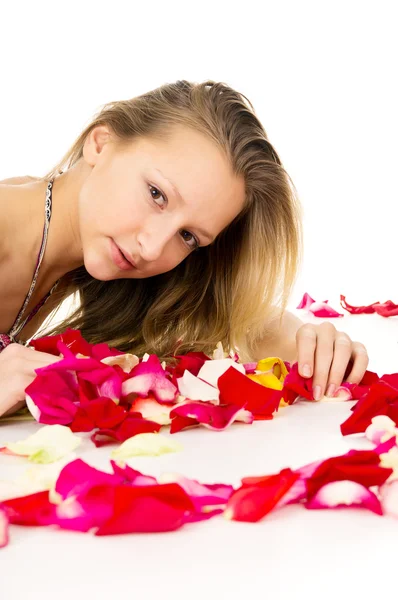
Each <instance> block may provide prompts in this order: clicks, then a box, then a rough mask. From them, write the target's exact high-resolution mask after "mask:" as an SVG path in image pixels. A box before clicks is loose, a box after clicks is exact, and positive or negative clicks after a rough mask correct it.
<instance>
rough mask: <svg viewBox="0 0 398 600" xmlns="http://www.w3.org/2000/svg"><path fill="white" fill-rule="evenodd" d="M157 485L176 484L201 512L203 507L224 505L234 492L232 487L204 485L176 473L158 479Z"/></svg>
mask: <svg viewBox="0 0 398 600" xmlns="http://www.w3.org/2000/svg"><path fill="white" fill-rule="evenodd" d="M159 483H177V484H178V485H179V486H181V487H182V489H183V490H185V492H186V493H187V494H188V496H189V497H190V498H191V500H192V502H193V503H194V505H195V510H197V511H199V512H201V511H203V509H204V508H205V507H212V506H216V505H219V504H226V503H227V502H228V500H229V498H230V496H231V494H232V493H233V491H234V488H233V486H232V485H225V484H222V483H216V484H204V483H199V481H196V480H195V479H189V478H188V477H184V476H183V475H179V474H177V473H165V474H163V475H161V476H160V477H159Z"/></svg>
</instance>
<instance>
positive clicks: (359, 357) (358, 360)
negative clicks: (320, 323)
mask: <svg viewBox="0 0 398 600" xmlns="http://www.w3.org/2000/svg"><path fill="white" fill-rule="evenodd" d="M351 361H352V362H353V365H352V369H351V371H350V373H349V375H348V376H347V377H346V381H347V382H348V383H359V382H360V381H361V380H362V378H363V376H364V375H365V371H366V369H367V368H368V364H369V356H368V352H367V350H366V348H365V346H364V345H363V344H361V343H360V342H353V343H352V355H351Z"/></svg>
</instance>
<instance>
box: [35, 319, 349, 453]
mask: <svg viewBox="0 0 398 600" xmlns="http://www.w3.org/2000/svg"><path fill="white" fill-rule="evenodd" d="M31 345H32V346H33V347H34V348H35V349H36V350H39V351H43V352H47V353H51V354H54V355H55V356H57V357H59V358H60V359H59V360H58V361H55V362H54V363H53V364H50V365H48V366H46V367H43V368H40V369H37V370H36V374H37V376H36V378H35V380H34V381H33V382H32V383H31V384H30V385H29V386H28V387H27V388H26V402H27V406H28V408H29V410H30V412H31V413H32V415H33V417H34V418H35V419H36V420H37V421H38V422H39V423H43V424H47V425H54V424H58V425H65V426H68V427H69V428H70V429H71V431H73V432H93V433H92V435H91V439H92V441H93V442H94V443H95V445H96V446H102V445H104V444H108V443H115V442H116V443H122V442H124V441H125V440H127V439H129V438H131V437H133V436H134V435H137V434H140V433H154V432H159V430H160V429H161V427H162V426H163V425H170V432H171V433H176V432H178V431H181V430H183V429H186V428H188V427H194V426H198V425H201V426H204V427H207V428H209V429H212V430H216V431H222V430H224V429H226V428H227V427H228V426H229V425H231V424H232V423H233V422H236V421H241V422H243V423H246V424H251V423H252V422H253V421H254V420H264V419H272V418H273V415H274V414H275V413H276V412H277V411H278V409H279V407H280V406H286V405H289V404H292V403H293V402H294V401H295V400H296V398H297V397H298V396H302V397H304V398H306V399H308V400H313V392H312V378H303V377H302V376H301V375H299V373H298V364H297V363H294V364H293V365H290V364H289V363H287V362H286V363H285V362H283V361H282V360H281V359H280V358H277V357H276V358H266V359H263V360H261V361H259V362H258V363H246V364H242V363H240V362H239V360H238V356H237V355H235V356H233V357H228V356H225V354H224V353H223V352H222V348H221V349H220V348H218V349H217V350H216V351H215V356H216V358H210V357H208V356H206V355H205V354H202V353H190V354H187V355H185V356H176V357H175V364H173V365H168V366H166V365H165V364H164V363H163V364H162V363H161V362H160V360H159V358H158V357H157V356H156V355H150V356H149V355H145V356H144V357H143V358H141V359H139V358H138V357H136V356H134V355H132V354H125V353H122V352H119V351H118V350H114V349H110V348H109V347H108V346H107V345H106V344H96V345H92V344H89V343H88V342H86V341H85V340H84V339H83V337H82V335H81V333H80V332H79V331H75V330H72V329H69V330H67V331H66V332H65V333H63V334H61V335H58V336H49V337H43V338H40V339H37V340H34V341H33V342H31ZM341 390H343V392H345V393H346V392H347V390H346V388H344V387H342V388H340V389H339V390H336V393H335V396H336V397H338V396H339V392H341ZM342 399H345V398H342Z"/></svg>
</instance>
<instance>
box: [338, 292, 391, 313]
mask: <svg viewBox="0 0 398 600" xmlns="http://www.w3.org/2000/svg"><path fill="white" fill-rule="evenodd" d="M340 304H341V306H342V307H343V308H344V309H345V310H346V311H348V312H350V313H351V314H355V315H359V314H361V313H367V314H370V313H375V312H376V313H377V314H379V315H380V316H382V317H393V316H396V315H398V304H394V302H392V300H387V301H386V302H383V303H380V302H374V303H373V304H369V305H368V306H351V304H348V302H346V299H345V296H342V295H341V296H340Z"/></svg>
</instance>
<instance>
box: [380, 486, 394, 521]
mask: <svg viewBox="0 0 398 600" xmlns="http://www.w3.org/2000/svg"><path fill="white" fill-rule="evenodd" d="M379 492H380V501H381V505H382V507H383V511H384V513H385V514H387V515H390V516H391V517H396V518H398V479H393V480H392V481H389V482H387V483H385V484H384V485H382V486H381V488H380V489H379Z"/></svg>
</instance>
